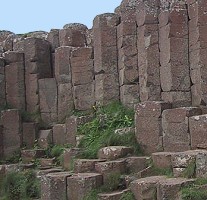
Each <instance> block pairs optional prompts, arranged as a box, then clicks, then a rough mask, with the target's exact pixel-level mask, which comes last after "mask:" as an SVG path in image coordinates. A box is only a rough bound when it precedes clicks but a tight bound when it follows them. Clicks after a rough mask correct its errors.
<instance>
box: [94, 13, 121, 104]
mask: <svg viewBox="0 0 207 200" xmlns="http://www.w3.org/2000/svg"><path fill="white" fill-rule="evenodd" d="M118 24H119V16H118V15H116V14H111V13H108V14H102V15H98V16H96V17H95V19H94V21H93V37H94V70H95V100H96V104H107V103H109V102H110V101H114V100H119V80H118V79H119V77H118V60H117V25H118Z"/></svg>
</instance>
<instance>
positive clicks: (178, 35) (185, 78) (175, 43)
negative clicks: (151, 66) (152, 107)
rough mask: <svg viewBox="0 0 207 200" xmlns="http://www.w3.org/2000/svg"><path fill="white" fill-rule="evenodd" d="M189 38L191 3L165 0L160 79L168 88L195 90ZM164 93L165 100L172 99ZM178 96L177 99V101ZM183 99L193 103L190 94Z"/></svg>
mask: <svg viewBox="0 0 207 200" xmlns="http://www.w3.org/2000/svg"><path fill="white" fill-rule="evenodd" d="M167 5H169V7H167ZM188 39H189V36H188V11H187V6H185V5H184V4H183V2H178V1H176V2H173V3H172V4H170V2H165V1H162V2H161V12H160V14H159V47H160V63H161V68H160V81H161V87H162V90H163V91H164V92H190V90H191V80H190V67H189V63H188V62H189V61H188V57H189V55H188V49H189V44H188ZM168 95H169V94H168ZM177 95H178V94H177ZM173 96H175V93H174V95H173ZM164 97H165V98H163V95H162V100H164V101H166V100H169V99H168V98H166V96H164ZM169 98H170V96H169ZM174 98H176V97H174ZM178 98H179V97H178ZM177 100H178V99H175V102H176V101H177ZM182 100H183V102H182V103H185V100H187V102H186V103H189V100H188V99H186V98H183V99H182ZM167 102H169V101H167ZM190 102H191V100H190ZM188 106H189V105H188Z"/></svg>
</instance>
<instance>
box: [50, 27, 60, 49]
mask: <svg viewBox="0 0 207 200" xmlns="http://www.w3.org/2000/svg"><path fill="white" fill-rule="evenodd" d="M47 40H48V41H49V42H50V43H51V45H52V49H51V50H52V52H55V49H56V48H58V47H59V46H60V43H59V29H51V30H50V32H49V33H48V35H47Z"/></svg>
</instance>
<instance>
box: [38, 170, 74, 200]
mask: <svg viewBox="0 0 207 200" xmlns="http://www.w3.org/2000/svg"><path fill="white" fill-rule="evenodd" d="M70 176H71V173H70V172H58V173H50V174H47V175H45V176H42V178H41V191H42V192H41V199H42V200H63V199H67V178H68V177H70Z"/></svg>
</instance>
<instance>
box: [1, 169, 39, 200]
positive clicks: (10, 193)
mask: <svg viewBox="0 0 207 200" xmlns="http://www.w3.org/2000/svg"><path fill="white" fill-rule="evenodd" d="M0 191H1V192H0V194H1V196H2V197H0V200H20V199H21V200H30V199H34V198H40V181H39V180H38V179H37V178H36V175H35V172H34V171H32V170H30V171H25V172H12V173H9V174H7V175H6V176H5V177H4V178H3V180H2V184H1V188H0Z"/></svg>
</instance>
